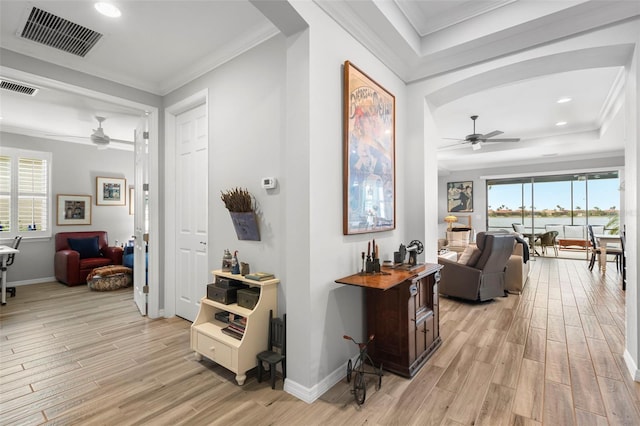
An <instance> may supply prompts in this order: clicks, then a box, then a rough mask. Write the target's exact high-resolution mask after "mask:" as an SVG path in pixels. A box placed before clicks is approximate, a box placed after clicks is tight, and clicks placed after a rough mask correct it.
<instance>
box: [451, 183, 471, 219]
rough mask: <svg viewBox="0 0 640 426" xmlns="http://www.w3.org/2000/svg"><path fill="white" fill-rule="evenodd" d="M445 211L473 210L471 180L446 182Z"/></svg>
mask: <svg viewBox="0 0 640 426" xmlns="http://www.w3.org/2000/svg"><path fill="white" fill-rule="evenodd" d="M447 211H449V212H451V213H455V212H472V211H473V181H471V180H469V181H463V182H447Z"/></svg>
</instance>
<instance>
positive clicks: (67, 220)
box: [57, 194, 91, 226]
mask: <svg viewBox="0 0 640 426" xmlns="http://www.w3.org/2000/svg"><path fill="white" fill-rule="evenodd" d="M57 198H58V200H57V201H58V208H57V212H58V215H57V216H58V220H57V224H58V225H59V226H65V225H91V195H68V194H58V197H57Z"/></svg>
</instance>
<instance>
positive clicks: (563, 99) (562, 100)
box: [556, 96, 571, 104]
mask: <svg viewBox="0 0 640 426" xmlns="http://www.w3.org/2000/svg"><path fill="white" fill-rule="evenodd" d="M556 102H557V103H559V104H566V103H567V102H571V98H570V97H568V96H565V97H563V98H560V99H558V100H557V101H556Z"/></svg>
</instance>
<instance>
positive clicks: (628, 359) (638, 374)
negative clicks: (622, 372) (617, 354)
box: [624, 350, 640, 382]
mask: <svg viewBox="0 0 640 426" xmlns="http://www.w3.org/2000/svg"><path fill="white" fill-rule="evenodd" d="M624 362H625V364H627V369H628V370H629V374H631V378H632V379H633V380H634V381H636V382H640V371H638V366H637V365H636V362H635V361H634V360H633V357H632V356H631V354H630V353H629V351H628V350H625V351H624Z"/></svg>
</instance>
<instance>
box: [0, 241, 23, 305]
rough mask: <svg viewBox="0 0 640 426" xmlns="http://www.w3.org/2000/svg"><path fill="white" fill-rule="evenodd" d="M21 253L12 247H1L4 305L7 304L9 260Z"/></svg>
mask: <svg viewBox="0 0 640 426" xmlns="http://www.w3.org/2000/svg"><path fill="white" fill-rule="evenodd" d="M16 253H20V250H18V249H15V248H13V247H10V246H5V245H0V256H1V257H2V259H0V262H1V263H0V264H1V265H2V266H1V270H2V304H3V305H6V304H7V261H8V260H9V255H11V254H16Z"/></svg>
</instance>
